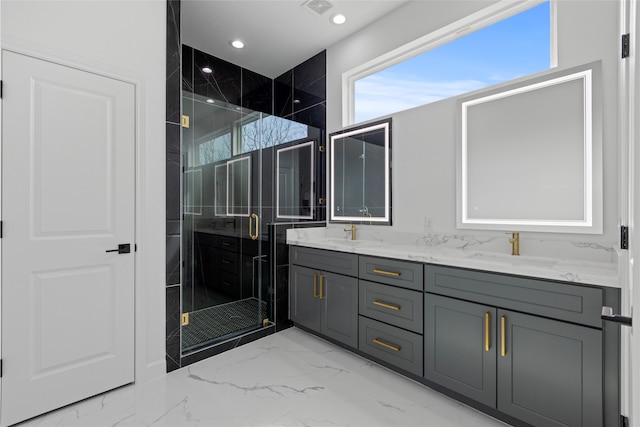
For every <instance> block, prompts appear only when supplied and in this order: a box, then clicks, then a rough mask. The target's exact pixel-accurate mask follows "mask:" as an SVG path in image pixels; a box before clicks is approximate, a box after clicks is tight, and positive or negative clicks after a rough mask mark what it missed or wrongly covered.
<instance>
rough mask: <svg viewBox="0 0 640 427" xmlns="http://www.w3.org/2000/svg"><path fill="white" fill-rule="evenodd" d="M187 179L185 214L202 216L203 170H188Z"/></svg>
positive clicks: (185, 176) (185, 175)
mask: <svg viewBox="0 0 640 427" xmlns="http://www.w3.org/2000/svg"><path fill="white" fill-rule="evenodd" d="M184 178H185V181H186V182H185V202H184V213H187V214H192V215H202V170H201V169H193V170H188V171H186V172H185V174H184Z"/></svg>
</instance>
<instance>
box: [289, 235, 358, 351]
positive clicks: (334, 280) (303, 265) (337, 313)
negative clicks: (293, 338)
mask: <svg viewBox="0 0 640 427" xmlns="http://www.w3.org/2000/svg"><path fill="white" fill-rule="evenodd" d="M345 255H347V256H345ZM348 255H350V254H339V253H335V252H331V251H324V250H319V249H310V248H301V247H292V248H291V254H290V259H291V260H292V265H291V266H290V271H289V311H290V313H289V315H290V319H291V320H292V321H293V322H294V323H295V324H297V325H299V326H302V327H305V328H308V329H310V330H313V331H315V332H318V333H320V334H322V335H324V336H326V337H329V338H332V339H334V340H336V341H339V342H341V343H343V344H346V345H348V346H350V347H353V348H356V347H357V346H358V279H357V277H352V276H347V275H345V274H336V273H334V272H331V271H327V270H329V269H335V270H338V271H341V272H351V273H353V272H354V271H355V275H357V271H358V265H357V256H356V255H353V257H352V258H350V257H349V256H348ZM296 262H297V263H296ZM314 267H315V268H314ZM354 267H355V269H354Z"/></svg>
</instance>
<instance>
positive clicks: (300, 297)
mask: <svg viewBox="0 0 640 427" xmlns="http://www.w3.org/2000/svg"><path fill="white" fill-rule="evenodd" d="M290 268H291V270H290V280H289V311H290V316H289V317H290V318H291V320H292V321H293V322H295V323H298V324H300V325H302V326H305V327H307V328H309V329H312V330H314V331H317V332H319V331H320V314H321V310H320V307H321V305H320V299H319V292H318V291H319V289H318V280H319V273H317V272H316V271H315V270H312V269H310V268H305V267H300V266H298V265H292V266H291V267H290Z"/></svg>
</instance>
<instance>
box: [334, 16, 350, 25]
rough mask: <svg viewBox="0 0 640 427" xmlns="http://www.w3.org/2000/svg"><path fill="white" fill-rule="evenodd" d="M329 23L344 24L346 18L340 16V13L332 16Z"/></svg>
mask: <svg viewBox="0 0 640 427" xmlns="http://www.w3.org/2000/svg"><path fill="white" fill-rule="evenodd" d="M331 22H333V23H334V24H336V25H341V24H344V23H345V22H347V17H346V16H344V15H343V14H341V13H338V14H336V15H333V16H332V17H331Z"/></svg>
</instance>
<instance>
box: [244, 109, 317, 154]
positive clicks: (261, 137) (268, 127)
mask: <svg viewBox="0 0 640 427" xmlns="http://www.w3.org/2000/svg"><path fill="white" fill-rule="evenodd" d="M260 118H262V120H260ZM241 134H242V149H241V151H240V152H241V153H248V152H250V151H254V150H257V149H259V148H267V147H273V146H276V145H280V144H284V143H286V142H290V141H295V140H298V139H302V138H307V137H308V136H309V127H308V126H307V125H304V124H302V123H298V122H294V121H291V120H287V119H284V118H282V117H277V116H269V115H266V114H262V113H255V115H254V116H251V118H250V119H248V120H247V119H244V120H243V124H242V127H241Z"/></svg>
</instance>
